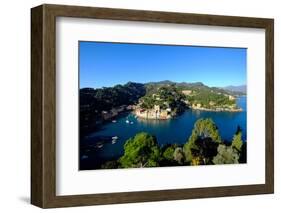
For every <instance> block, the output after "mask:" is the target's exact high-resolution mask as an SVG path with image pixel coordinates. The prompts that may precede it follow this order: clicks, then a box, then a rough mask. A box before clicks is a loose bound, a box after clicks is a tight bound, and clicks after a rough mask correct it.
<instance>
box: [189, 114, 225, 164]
mask: <svg viewBox="0 0 281 213" xmlns="http://www.w3.org/2000/svg"><path fill="white" fill-rule="evenodd" d="M204 138H210V139H211V140H212V141H213V142H215V143H221V142H222V141H221V137H220V134H219V131H218V128H217V126H216V124H215V123H214V121H213V120H212V119H211V118H206V119H203V118H201V119H198V120H197V121H196V123H195V124H194V128H193V130H192V134H191V136H190V137H189V139H188V141H187V143H186V144H185V145H184V149H183V150H184V154H185V158H186V160H187V161H188V162H191V161H192V158H193V157H198V156H195V155H194V153H195V152H197V153H198V152H199V150H200V148H199V147H198V145H197V144H196V141H197V140H198V139H204Z"/></svg>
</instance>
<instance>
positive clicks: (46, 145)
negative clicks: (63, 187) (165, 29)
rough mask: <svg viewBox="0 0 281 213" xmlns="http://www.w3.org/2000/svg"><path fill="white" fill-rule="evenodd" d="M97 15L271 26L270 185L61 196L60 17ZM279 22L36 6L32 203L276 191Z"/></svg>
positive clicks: (33, 18)
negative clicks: (58, 177)
mask: <svg viewBox="0 0 281 213" xmlns="http://www.w3.org/2000/svg"><path fill="white" fill-rule="evenodd" d="M57 17H73V18H95V19H110V20H126V21H143V22H158V23H177V24H194V25H209V26H230V27H247V28H261V29H265V34H266V41H265V43H266V50H265V51H266V53H265V54H266V58H265V61H266V73H265V75H266V103H265V104H266V121H265V126H266V137H265V142H266V150H265V153H266V155H265V156H266V159H265V162H266V163H265V164H266V168H265V174H266V175H265V176H266V177H265V184H258V185H241V186H221V187H208V188H192V189H171V190H158V191H139V192H137V191H136V192H122V193H104V194H87V195H83V194H81V195H69V196H57V195H56V98H55V97H56V67H55V65H56V40H55V38H56V18H57ZM273 30H274V21H273V19H265V18H248V17H233V16H217V15H199V14H185V13H170V12H155V11H141V10H126V9H109V8H94V7H80V6H63V5H48V4H44V5H41V6H38V7H35V8H32V9H31V114H32V116H31V203H32V204H33V205H36V206H39V207H42V208H53V207H67V206H83V205H100V204H115V203H132V202H147V201H164V200H178V199H190V198H208V197H219V196H237V195H253V194H267V193H273V191H274V32H273Z"/></svg>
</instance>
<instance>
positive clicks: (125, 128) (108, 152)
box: [80, 97, 247, 169]
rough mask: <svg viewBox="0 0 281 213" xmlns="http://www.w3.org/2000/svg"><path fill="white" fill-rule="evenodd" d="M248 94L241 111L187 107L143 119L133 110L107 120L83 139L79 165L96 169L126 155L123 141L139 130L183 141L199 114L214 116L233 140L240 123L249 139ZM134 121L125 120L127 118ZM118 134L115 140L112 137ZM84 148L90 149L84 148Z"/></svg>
mask: <svg viewBox="0 0 281 213" xmlns="http://www.w3.org/2000/svg"><path fill="white" fill-rule="evenodd" d="M246 102H247V98H246V97H240V98H238V99H237V104H238V105H239V107H241V108H242V109H243V111H242V112H208V111H199V110H186V111H185V112H184V113H183V114H181V115H180V116H178V117H176V118H173V119H170V120H140V119H137V118H135V117H134V116H133V115H132V114H127V115H124V116H123V117H120V118H118V119H116V121H117V122H116V123H108V124H105V125H103V126H102V128H101V129H100V130H98V131H96V132H93V133H91V134H89V135H88V136H87V137H85V138H84V139H82V140H81V141H80V146H81V147H86V148H85V149H84V148H83V149H81V150H82V152H81V153H80V169H94V168H95V167H98V165H100V164H101V163H103V162H105V161H107V160H112V159H117V158H118V157H120V156H121V155H123V145H124V143H125V141H126V140H128V139H129V138H130V137H133V136H134V135H136V134H137V133H138V132H148V133H150V134H152V135H155V136H156V138H157V141H158V144H159V145H160V146H162V145H165V144H174V143H177V144H184V143H186V141H187V140H188V138H189V136H190V135H191V132H192V129H193V126H194V123H195V122H196V121H197V120H198V119H199V118H212V119H213V121H214V122H215V123H216V125H217V126H218V128H219V133H220V135H221V137H222V139H223V140H228V141H231V140H232V137H233V135H234V133H235V131H236V129H237V126H238V125H239V126H240V127H241V128H242V131H243V140H245V141H246V126H247V111H246V110H247V108H246ZM127 119H128V120H129V121H130V122H132V124H130V123H126V120H127ZM114 136H117V137H118V139H117V140H116V143H115V144H112V143H111V137H114ZM101 137H102V138H107V141H108V142H106V143H104V144H103V146H102V147H100V148H98V147H97V146H96V145H97V143H98V140H99V139H100V138H101ZM85 150H86V151H87V152H85Z"/></svg>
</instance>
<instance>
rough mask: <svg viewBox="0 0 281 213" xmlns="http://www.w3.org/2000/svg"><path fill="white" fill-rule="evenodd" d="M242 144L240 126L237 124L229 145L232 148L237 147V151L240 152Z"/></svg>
mask: <svg viewBox="0 0 281 213" xmlns="http://www.w3.org/2000/svg"><path fill="white" fill-rule="evenodd" d="M242 145H243V141H242V130H241V128H240V127H239V126H238V127H237V131H236V133H235V135H234V136H233V139H232V144H231V146H232V147H233V148H235V149H237V150H238V151H239V152H241V150H242Z"/></svg>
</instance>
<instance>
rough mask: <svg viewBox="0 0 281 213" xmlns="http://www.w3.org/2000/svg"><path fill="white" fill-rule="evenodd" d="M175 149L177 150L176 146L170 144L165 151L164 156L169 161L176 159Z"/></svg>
mask: <svg viewBox="0 0 281 213" xmlns="http://www.w3.org/2000/svg"><path fill="white" fill-rule="evenodd" d="M174 151H175V148H174V147H173V146H169V147H168V148H167V149H166V150H165V151H164V152H163V157H164V158H165V159H166V160H168V161H173V160H174Z"/></svg>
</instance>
